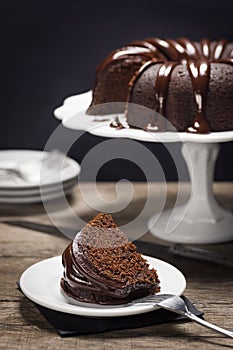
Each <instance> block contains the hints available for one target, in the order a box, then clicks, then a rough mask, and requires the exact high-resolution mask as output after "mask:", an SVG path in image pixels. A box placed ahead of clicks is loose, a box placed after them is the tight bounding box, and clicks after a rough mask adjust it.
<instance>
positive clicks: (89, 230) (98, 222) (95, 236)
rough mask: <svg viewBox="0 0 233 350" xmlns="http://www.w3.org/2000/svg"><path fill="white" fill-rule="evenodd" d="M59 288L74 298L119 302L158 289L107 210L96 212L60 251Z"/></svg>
mask: <svg viewBox="0 0 233 350" xmlns="http://www.w3.org/2000/svg"><path fill="white" fill-rule="evenodd" d="M62 263H63V266H64V276H63V278H62V279H61V291H62V293H63V294H64V295H65V296H68V297H70V298H73V299H75V300H78V301H82V302H88V303H97V304H105V305H108V304H109V305H111V304H115V305H116V304H123V303H128V302H130V301H131V300H134V299H137V298H140V297H143V296H146V295H148V294H154V293H157V292H159V290H160V287H159V279H158V275H157V272H156V270H155V269H150V268H149V264H148V263H147V261H146V260H145V259H144V258H143V257H142V255H141V253H139V252H137V251H136V246H135V245H134V244H133V243H132V242H130V241H129V240H128V239H127V237H126V236H125V235H124V234H123V232H122V231H121V230H120V229H119V228H118V227H117V226H116V224H115V222H114V221H113V219H112V216H111V215H109V214H103V213H100V214H98V215H97V216H96V217H95V218H94V219H93V220H91V221H90V222H89V223H87V224H86V225H85V226H84V228H83V230H82V231H81V232H80V233H78V234H77V235H76V237H75V239H74V240H73V242H72V243H71V244H70V245H69V246H68V247H67V248H66V249H65V251H64V253H63V255H62Z"/></svg>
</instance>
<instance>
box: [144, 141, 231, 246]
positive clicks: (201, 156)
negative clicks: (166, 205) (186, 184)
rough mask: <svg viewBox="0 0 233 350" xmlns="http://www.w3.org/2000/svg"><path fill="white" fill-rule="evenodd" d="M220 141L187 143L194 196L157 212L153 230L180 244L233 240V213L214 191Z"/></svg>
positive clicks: (151, 224)
mask: <svg viewBox="0 0 233 350" xmlns="http://www.w3.org/2000/svg"><path fill="white" fill-rule="evenodd" d="M219 148H220V145H219V144H218V143H204V142H203V143H197V142H184V143H183V145H182V154H183V157H184V159H185V161H186V164H187V166H188V170H189V175H190V180H191V196H190V199H189V202H188V203H186V204H185V205H183V206H179V207H175V208H173V209H171V210H165V211H164V212H163V213H162V214H161V215H160V216H158V215H154V216H153V217H152V218H151V219H150V220H149V223H148V227H149V230H150V232H151V233H152V234H153V235H154V236H156V237H159V238H161V239H163V240H166V241H171V242H177V243H194V244H195V243H196V244H211V243H220V242H221V243H222V242H228V241H232V240H233V216H232V214H231V213H230V212H229V211H227V210H225V209H224V208H222V207H221V206H220V205H219V204H218V203H217V201H216V199H215V197H214V194H213V188H212V184H213V173H214V166H215V162H216V159H217V155H218V152H219Z"/></svg>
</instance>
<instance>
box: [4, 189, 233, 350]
mask: <svg viewBox="0 0 233 350" xmlns="http://www.w3.org/2000/svg"><path fill="white" fill-rule="evenodd" d="M83 186H84V187H85V186H86V191H88V188H90V186H89V184H84V185H83ZM154 186H155V187H156V190H155V194H154V195H155V196H156V198H155V199H156V200H158V198H159V196H160V195H161V193H162V191H161V188H160V185H159V184H154ZM98 188H99V190H100V192H101V194H102V195H103V196H105V198H107V199H108V200H111V199H112V198H114V197H115V196H116V191H115V184H113V183H100V184H98ZM176 191H177V185H176V184H173V183H170V184H168V191H167V200H166V206H167V207H169V206H171V205H172V204H173V203H174V202H175V199H176ZM214 191H215V194H216V197H217V199H218V201H219V202H220V203H221V204H222V205H224V206H225V207H227V208H229V209H230V210H232V208H233V203H232V198H233V186H232V184H230V183H218V184H215V185H214ZM183 192H184V193H183V194H184V200H187V198H188V195H189V186H188V185H187V184H184V186H183ZM146 193H147V186H146V184H144V183H135V184H134V196H133V201H132V203H131V204H129V205H128V206H127V208H126V209H125V210H122V212H118V213H117V214H116V215H115V217H116V221H118V222H120V223H121V224H122V223H127V222H129V221H130V220H131V219H132V218H133V217H134V216H135V213H138V212H139V211H140V210H141V208H142V207H143V203H145V198H146ZM69 205H70V206H71V207H72V208H73V210H74V212H75V213H76V214H77V215H78V216H79V217H81V219H82V220H84V221H85V220H88V219H89V218H91V217H92V216H93V215H94V214H95V212H96V210H94V209H92V208H91V207H90V206H89V205H88V204H87V203H85V200H84V199H83V198H82V196H81V194H80V191H79V188H78V187H76V188H75V191H74V193H73V196H72V197H71V198H69ZM53 208H54V213H55V214H57V218H58V221H57V222H59V223H60V224H63V225H64V226H67V225H68V224H70V223H69V222H67V221H66V218H65V215H64V211H63V208H61V207H59V203H56V204H54V207H53ZM55 208H56V210H55ZM0 210H1V221H3V220H14V219H19V218H20V219H23V220H30V221H35V222H40V223H45V224H49V223H51V217H49V216H48V214H47V213H46V211H45V210H44V208H43V206H42V205H40V204H35V205H21V206H20V205H18V206H9V205H7V206H5V205H1V206H0ZM155 210H156V201H155V206H154V207H153V208H151V212H149V213H147V215H152V214H153V213H154V212H155ZM52 219H54V216H53V218H52ZM147 220H148V217H147V216H146V217H142V220H141V221H142V223H141V225H142V227H144V226H145V224H146V222H147ZM140 239H143V240H145V241H147V242H151V243H153V242H154V243H160V244H167V243H165V242H161V241H159V240H158V239H156V238H155V237H152V236H151V235H150V233H148V232H147V233H145V234H144V235H143V237H140ZM69 241H70V239H69V238H67V237H64V236H63V237H62V236H61V237H58V236H52V235H49V234H46V233H40V232H36V231H34V230H29V229H24V228H20V227H14V226H9V225H7V224H4V223H0V266H1V267H0V284H1V288H0V349H10V350H14V349H23V350H24V349H26V350H27V349H64V348H69V349H97V350H100V349H104V350H105V349H114V350H116V349H123V348H124V349H126V350H128V349H155V348H157V349H164V350H165V349H166V350H167V349H169V348H176V349H181V350H183V349H185V350H188V349H195V348H199V349H211V350H212V349H220V348H225V349H230V348H232V349H233V340H232V339H229V338H225V337H223V336H221V335H220V334H218V333H214V332H212V331H211V330H208V329H206V328H204V327H201V326H199V325H197V324H194V323H192V322H189V321H187V322H179V323H172V324H165V325H154V326H149V327H142V328H135V329H125V330H119V331H110V332H104V333H99V334H91V335H81V336H75V337H70V338H61V337H60V336H59V335H58V334H57V333H56V331H55V330H54V329H53V328H52V326H51V325H50V324H49V323H48V322H47V321H46V320H45V319H44V317H43V316H42V315H41V314H40V312H39V311H38V310H37V308H36V307H35V306H34V304H33V303H32V302H31V301H30V300H28V299H27V298H26V297H24V296H23V295H22V293H21V292H20V291H19V290H18V287H17V285H16V282H17V281H18V280H19V278H20V275H21V274H22V272H23V271H24V270H25V269H26V268H27V267H29V266H31V265H32V264H34V263H35V262H37V261H40V260H43V259H46V258H49V257H52V256H56V255H60V254H61V253H62V251H63V250H64V249H65V247H66V246H67V244H68V242H69ZM205 248H208V249H212V250H215V251H220V252H222V253H225V254H231V255H232V251H233V243H227V244H219V245H212V246H210V245H209V246H205ZM155 255H156V256H157V257H158V258H160V259H163V260H166V261H168V262H169V263H171V264H173V265H175V266H176V267H178V268H179V269H180V270H181V271H182V272H183V274H184V275H185V277H186V279H187V288H186V291H185V295H186V296H187V297H188V298H189V299H190V300H191V301H192V302H193V303H194V305H195V306H196V307H197V308H199V309H200V310H202V311H203V312H204V314H205V318H206V320H208V321H210V322H213V323H215V324H217V325H219V326H222V327H225V328H227V329H230V330H233V270H232V269H231V268H227V267H223V266H220V265H217V264H213V263H207V262H201V261H196V260H191V259H186V258H180V257H179V258H178V257H174V256H172V255H170V254H168V253H166V252H159V253H158V254H157V253H156V251H155Z"/></svg>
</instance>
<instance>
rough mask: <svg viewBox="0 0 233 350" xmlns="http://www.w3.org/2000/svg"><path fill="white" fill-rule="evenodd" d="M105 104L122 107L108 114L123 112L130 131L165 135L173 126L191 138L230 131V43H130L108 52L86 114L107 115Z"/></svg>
mask: <svg viewBox="0 0 233 350" xmlns="http://www.w3.org/2000/svg"><path fill="white" fill-rule="evenodd" d="M108 102H121V103H120V104H115V105H114V110H112V109H111V112H114V113H120V112H125V113H126V119H127V122H128V125H129V127H136V128H142V129H145V130H155V131H164V130H169V125H172V126H173V127H174V128H175V130H177V131H188V132H192V133H208V132H210V131H227V130H233V43H230V42H227V40H225V39H221V40H218V41H210V40H209V39H202V40H201V41H200V42H194V41H191V40H189V39H186V38H180V39H178V40H171V39H166V40H164V39H159V38H149V39H145V40H142V41H134V42H132V43H130V44H129V45H127V46H126V47H123V48H120V49H118V50H115V51H113V52H112V53H110V54H109V55H108V56H107V57H106V58H105V60H104V61H103V62H102V63H101V64H100V65H99V67H98V68H97V72H96V81H95V84H94V88H93V99H92V103H91V106H90V107H89V108H88V110H87V114H100V115H101V114H106V113H108V112H109V110H108V108H107V106H108V105H103V104H106V103H108ZM122 102H124V103H122ZM134 104H137V105H141V106H145V107H148V108H149V109H150V110H151V112H146V110H147V109H145V108H144V111H143V109H140V108H139V109H138V108H135V106H134ZM111 108H112V106H111ZM149 109H148V111H149ZM153 111H154V112H153ZM161 115H162V116H163V118H161V117H160V116H161Z"/></svg>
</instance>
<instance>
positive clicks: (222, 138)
mask: <svg viewBox="0 0 233 350" xmlns="http://www.w3.org/2000/svg"><path fill="white" fill-rule="evenodd" d="M91 99H92V92H91V91H87V92H85V93H82V94H78V95H74V96H71V97H68V98H67V99H65V101H64V102H63V105H62V106H60V107H58V108H56V109H55V110H54V115H55V116H56V118H58V119H60V120H62V124H63V125H64V126H65V127H67V128H69V129H74V130H84V131H88V132H89V133H90V134H92V135H96V136H102V137H114V138H121V137H126V138H130V139H134V140H140V141H147V142H204V143H210V142H226V141H232V140H233V131H224V132H212V133H210V134H203V135H202V134H191V133H187V132H177V133H176V132H158V133H155V132H154V133H153V132H151V133H150V132H146V131H143V130H135V129H120V130H117V129H114V128H111V127H109V124H110V123H111V120H113V119H114V118H115V115H105V116H103V119H104V120H105V119H109V121H107V122H106V121H105V122H96V118H97V116H90V115H87V114H86V110H87V108H88V107H89V105H90V103H91ZM117 114H118V113H117ZM118 115H119V114H118ZM119 116H120V117H121V118H122V119H123V118H124V116H123V115H119Z"/></svg>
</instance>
